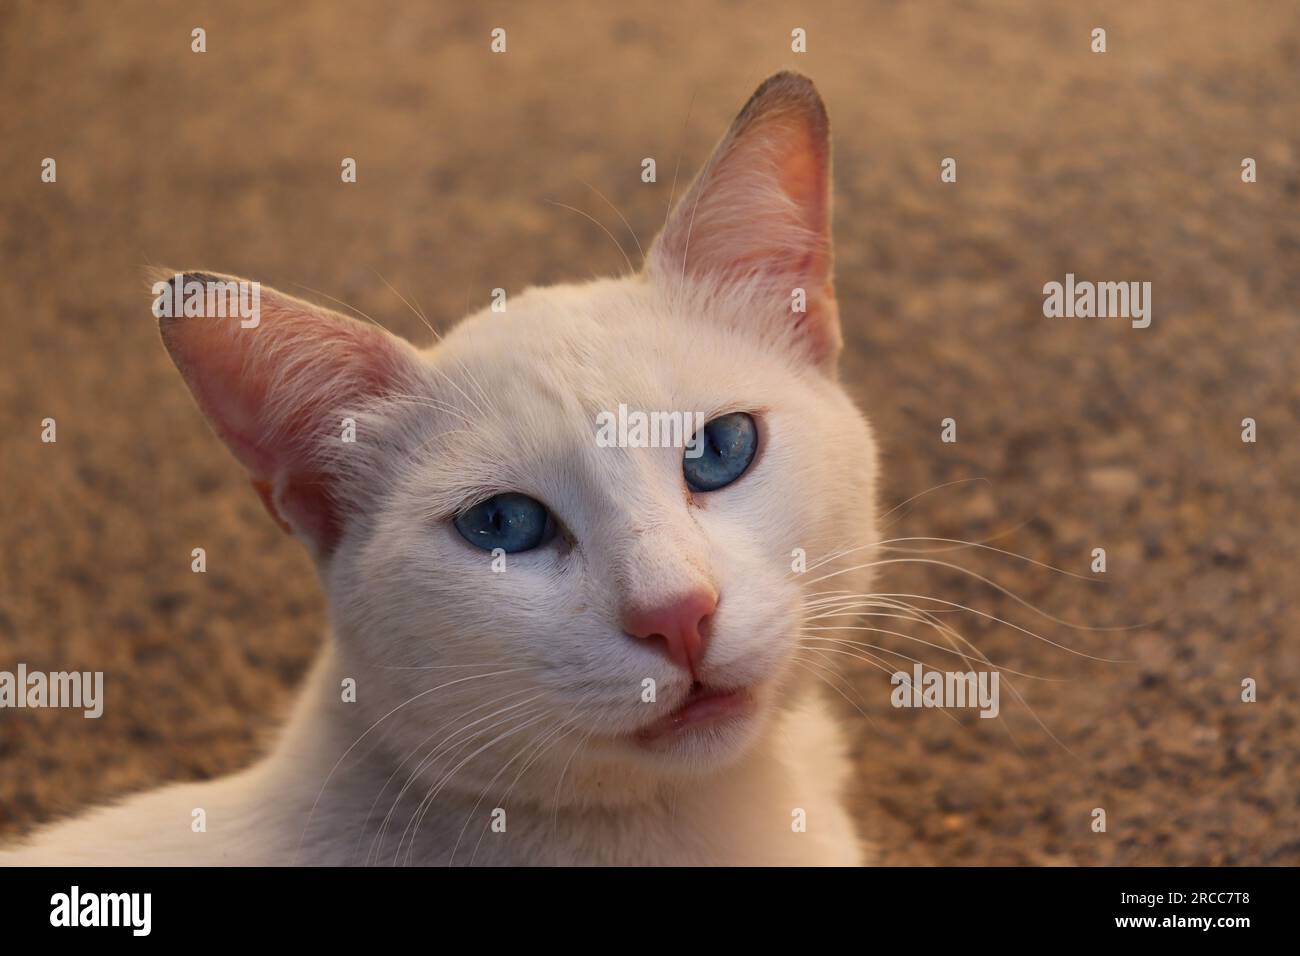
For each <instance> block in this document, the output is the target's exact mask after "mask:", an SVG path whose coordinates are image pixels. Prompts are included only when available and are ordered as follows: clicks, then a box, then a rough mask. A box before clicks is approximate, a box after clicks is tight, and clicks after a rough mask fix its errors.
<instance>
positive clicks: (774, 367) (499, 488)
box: [0, 73, 876, 865]
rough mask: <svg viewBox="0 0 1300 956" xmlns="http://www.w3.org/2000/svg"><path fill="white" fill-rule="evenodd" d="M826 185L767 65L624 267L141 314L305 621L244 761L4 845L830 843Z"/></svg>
mask: <svg viewBox="0 0 1300 956" xmlns="http://www.w3.org/2000/svg"><path fill="white" fill-rule="evenodd" d="M829 184H830V145H829V130H828V125H827V119H826V113H825V110H824V107H823V106H822V103H821V100H820V98H819V97H818V95H817V92H816V90H815V89H814V88H813V85H812V84H811V82H809V81H808V80H807V79H805V78H803V77H800V76H797V75H794V74H790V73H782V74H778V75H777V76H774V77H772V78H770V79H769V80H767V81H766V82H765V83H763V85H762V86H761V87H760V88H759V89H758V91H757V92H756V93H755V94H754V96H753V97H752V98H751V100H750V101H749V103H748V104H747V105H746V106H745V108H744V109H743V110H742V112H741V113H740V115H739V116H738V117H737V119H736V120H735V122H734V123H733V125H732V127H731V129H730V130H729V131H728V133H727V134H726V136H725V137H724V138H723V140H722V142H721V143H720V144H719V145H718V147H717V149H716V151H715V152H714V154H713V156H712V158H711V159H710V160H709V162H708V164H707V165H706V166H705V168H704V170H703V171H702V172H701V174H700V175H699V176H698V177H697V179H696V181H695V182H694V184H693V185H692V186H691V188H690V189H689V190H688V192H687V193H686V195H685V196H684V197H683V198H682V200H681V201H680V202H679V203H678V204H677V206H676V208H675V210H674V212H673V214H672V215H671V217H670V219H669V221H668V223H667V224H666V225H665V228H664V231H663V233H662V234H661V235H660V236H659V238H658V239H657V240H656V242H655V244H654V246H653V248H652V249H651V251H650V253H649V255H648V256H647V261H646V263H645V266H644V269H643V271H642V272H641V273H640V274H638V275H634V276H630V277H625V278H621V279H617V280H601V281H597V282H592V283H589V284H586V285H564V286H556V287H552V288H544V289H530V290H528V291H526V292H524V293H523V294H521V295H519V296H517V297H512V298H510V299H509V300H508V303H507V309H506V311H505V312H504V313H500V312H493V311H490V310H487V309H485V310H484V311H483V312H480V313H478V314H475V315H473V316H471V317H469V318H468V319H466V320H465V321H463V322H462V323H461V324H460V325H459V326H458V327H457V328H456V329H455V330H454V331H453V332H452V333H450V334H449V335H447V336H446V338H445V339H444V340H442V341H440V342H438V343H436V344H435V345H434V346H432V347H430V348H429V349H427V350H424V351H420V350H417V349H416V348H414V347H413V346H411V345H410V344H408V343H407V342H405V341H403V340H400V339H398V338H396V337H394V336H392V335H390V334H388V333H387V332H385V331H383V330H382V329H380V328H378V327H376V326H374V325H370V324H365V323H362V322H359V321H356V320H353V319H350V318H347V317H344V316H342V315H338V314H335V313H332V312H329V311H327V310H325V309H322V308H320V307H318V306H315V305H311V304H308V303H306V302H302V301H299V300H297V299H294V298H291V297H289V296H286V295H282V294H279V293H275V292H272V291H270V290H267V289H263V290H261V307H260V308H261V316H260V322H258V323H257V324H256V325H255V327H245V326H246V325H247V323H244V324H243V325H241V323H240V321H238V320H237V319H231V318H165V319H162V320H161V322H160V326H161V332H162V338H163V341H164V343H165V345H166V347H167V350H168V352H169V353H170V354H171V356H172V358H173V360H174V361H175V363H176V366H177V367H178V368H179V369H180V371H181V373H182V375H183V376H184V377H185V380H186V382H187V383H188V385H189V387H190V388H191V390H192V391H193V393H194V396H195V398H196V400H197V402H198V405H199V407H200V408H201V409H202V411H203V412H204V413H205V414H206V415H207V417H208V418H209V420H210V421H211V423H212V425H213V427H214V428H215V430H216V432H217V434H218V435H219V436H220V437H221V438H223V439H224V440H225V441H226V443H227V444H228V445H229V446H230V447H231V449H232V450H233V451H234V453H235V455H236V456H237V457H238V458H239V460H240V461H241V462H242V463H243V464H244V465H245V466H246V467H247V469H248V470H249V472H250V474H251V477H252V481H253V485H254V487H255V488H257V490H258V492H259V493H260V494H261V496H262V500H263V501H264V502H265V504H266V506H267V509H268V510H269V511H270V512H271V514H272V515H273V516H274V517H275V518H276V520H277V521H279V522H280V524H281V525H282V526H283V527H285V529H286V530H289V531H291V532H292V533H293V534H294V535H296V536H297V537H299V538H300V539H301V540H302V541H303V542H304V544H305V545H306V546H307V547H308V548H309V549H310V550H311V552H312V555H313V557H314V558H315V560H316V563H317V567H318V569H319V574H320V578H321V581H322V584H323V586H324V589H325V593H326V595H327V596H328V601H329V607H330V612H331V619H332V630H333V633H332V636H331V638H330V640H329V641H328V643H327V646H326V648H325V650H324V651H323V653H322V655H321V658H320V660H319V661H318V662H317V663H316V665H315V667H314V669H313V671H312V673H311V675H310V677H309V678H308V680H307V683H306V686H305V688H304V690H303V693H302V697H301V699H300V700H299V702H298V704H297V707H296V709H295V711H294V713H293V715H292V717H291V719H290V720H289V722H288V725H287V726H286V727H285V728H284V730H283V731H282V733H281V734H280V736H279V738H278V742H277V743H276V745H275V746H274V747H273V748H272V750H271V752H270V753H269V754H268V755H267V756H266V757H265V758H263V759H262V760H261V761H260V762H259V763H257V764H256V765H254V766H253V767H251V768H250V769H248V770H245V771H243V772H241V773H238V774H235V775H234V776H231V777H228V778H225V779H222V780H217V781H214V782H208V783H190V784H179V785H172V786H168V787H165V788H163V789H161V790H157V791H154V792H150V793H145V794H142V795H138V796H135V797H132V798H129V799H127V800H125V801H123V802H121V803H120V804H118V805H116V806H112V807H109V808H105V809H100V810H96V811H93V812H90V813H87V814H85V815H83V816H81V817H79V818H77V819H74V820H72V821H71V822H67V823H63V824H59V825H56V826H52V827H49V828H47V829H45V830H43V831H41V832H38V833H37V834H36V835H35V837H34V838H33V839H32V840H31V841H30V842H28V843H27V844H25V845H22V846H19V847H17V848H13V849H11V850H10V851H9V852H6V853H0V861H3V862H5V863H9V864H14V863H24V864H56V863H57V864H288V863H299V864H353V863H378V864H385V865H387V864H392V863H399V864H401V863H415V864H446V863H449V862H450V863H456V864H469V863H474V864H475V865H482V864H856V863H859V862H861V861H862V859H863V850H862V847H861V844H860V842H859V839H858V836H857V835H856V833H855V832H854V827H853V825H852V823H851V821H850V819H849V817H848V815H847V813H846V812H845V809H844V807H843V805H842V793H841V790H842V787H843V785H844V782H845V778H846V776H847V773H848V766H847V760H846V757H845V756H844V754H843V753H842V750H841V735H840V732H839V729H838V727H837V725H836V722H835V720H834V718H833V717H832V716H831V713H830V710H829V708H828V707H826V706H825V704H824V703H823V702H822V699H821V697H820V695H819V691H818V689H817V686H818V685H817V681H816V679H815V668H813V667H804V666H800V663H801V662H800V647H799V632H800V627H801V626H802V625H803V623H804V614H805V613H806V612H805V601H806V600H807V597H808V596H807V595H806V594H805V587H806V586H805V585H803V584H802V583H801V578H800V574H799V573H798V569H797V567H796V564H797V557H796V556H797V555H798V554H799V553H800V552H799V550H798V549H802V552H803V553H806V555H807V559H808V561H809V562H815V561H816V560H819V559H821V558H827V557H831V556H833V555H837V554H841V553H842V552H844V551H845V550H846V549H850V548H856V549H863V548H866V550H858V551H855V552H854V554H855V558H856V560H855V562H854V563H855V564H860V563H865V562H867V561H869V560H870V556H871V554H872V551H871V550H870V547H869V546H870V545H872V544H873V542H874V541H875V534H876V532H875V522H874V516H875V505H874V483H875V473H876V463H875V447H874V444H873V441H872V437H871V434H870V431H869V428H868V426H867V424H866V422H865V421H864V420H863V418H862V416H861V414H860V413H859V412H858V411H857V410H856V409H855V407H854V406H853V404H852V402H851V401H850V400H849V398H848V397H847V395H846V394H845V392H844V391H843V390H842V389H841V387H840V386H839V385H838V384H837V382H836V372H835V367H836V360H837V356H838V353H839V350H840V344H841V339H840V330H839V319H838V315H837V309H836V302H835V298H834V290H833V285H832V272H831V241H830V222H831V213H830V194H829V193H830V190H829ZM190 278H197V279H199V280H200V281H210V280H212V279H213V277H211V276H203V275H195V274H191V276H190ZM801 300H802V301H801ZM800 305H803V309H802V310H800V309H799V306H800ZM621 404H622V405H626V406H627V407H628V408H630V409H634V410H641V411H644V412H652V411H672V410H684V411H690V412H691V413H696V412H702V413H703V414H704V420H706V421H708V422H709V425H707V426H706V428H705V433H704V436H703V441H702V443H701V444H700V445H699V446H697V447H698V448H700V449H702V451H700V452H699V453H697V454H695V455H693V456H690V457H688V456H687V455H686V454H685V453H684V452H685V449H683V448H681V447H603V445H605V444H608V443H599V444H598V442H597V441H596V422H597V419H598V416H600V415H601V414H602V413H606V414H608V413H611V412H613V411H614V410H617V409H618V408H619V406H620V405H621ZM348 419H350V420H351V421H352V422H354V423H355V435H354V437H355V440H354V441H349V440H346V438H347V437H349V434H348V429H349V427H350V426H349V424H348V422H347V421H345V420H348ZM689 420H690V421H692V422H693V421H694V420H695V419H694V417H693V415H692V417H690V418H689ZM632 444H641V445H645V444H646V443H645V442H640V443H636V442H633V443H632ZM817 576H819V575H811V574H810V575H807V577H808V578H809V579H811V578H812V577H817ZM866 585H867V581H866V579H865V572H854V573H852V574H849V575H845V576H842V577H837V578H836V579H834V581H832V582H831V583H830V584H823V585H822V587H835V588H843V589H850V590H852V591H854V592H859V593H860V592H862V591H865V589H866ZM820 666H821V667H822V669H823V670H824V669H825V659H822V660H821V662H820ZM353 682H355V683H354V684H353ZM352 687H355V700H353V699H352V697H353V694H352V693H351V691H350V688H352Z"/></svg>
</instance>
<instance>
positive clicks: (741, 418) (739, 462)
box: [682, 412, 758, 491]
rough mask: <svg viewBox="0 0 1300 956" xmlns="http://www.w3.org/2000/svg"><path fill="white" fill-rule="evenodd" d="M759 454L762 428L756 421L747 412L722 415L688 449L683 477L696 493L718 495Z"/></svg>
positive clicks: (705, 427)
mask: <svg viewBox="0 0 1300 956" xmlns="http://www.w3.org/2000/svg"><path fill="white" fill-rule="evenodd" d="M701 446H702V447H701ZM757 450H758V426H757V425H755V424H754V419H752V418H750V417H749V416H748V415H746V414H745V413H744V412H732V413H731V414H730V415H721V416H719V417H718V418H715V419H714V420H713V421H711V422H709V423H708V424H707V425H705V426H704V434H703V436H700V435H696V436H695V440H694V441H693V442H692V443H691V445H689V446H687V449H686V454H685V456H684V457H683V458H682V473H683V474H685V475H686V483H687V484H688V485H690V486H691V489H692V490H693V491H716V490H717V489H718V488H723V487H726V486H727V485H729V484H731V483H732V482H733V481H735V480H736V479H737V478H739V477H740V476H741V475H743V474H744V473H745V469H747V468H748V467H749V463H750V462H751V461H753V460H754V452H755V451H757ZM692 455H695V456H696V457H691V456H692Z"/></svg>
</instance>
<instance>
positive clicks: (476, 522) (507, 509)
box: [455, 491, 555, 554]
mask: <svg viewBox="0 0 1300 956" xmlns="http://www.w3.org/2000/svg"><path fill="white" fill-rule="evenodd" d="M455 524H456V530H457V531H459V532H460V536H461V537H462V538H464V539H465V540H466V541H468V542H469V543H470V544H472V545H474V547H476V548H482V549H483V550H484V551H492V550H494V549H495V548H500V549H501V550H503V551H505V552H506V553H507V554H514V553H515V552H517V551H531V550H532V549H533V548H536V547H538V546H539V545H542V544H545V543H546V542H547V541H549V540H550V539H551V537H552V536H553V534H554V530H555V524H554V522H553V521H551V513H550V512H549V511H547V510H546V506H545V505H544V504H542V503H541V502H540V501H535V500H534V499H532V498H529V497H528V496H527V495H521V494H517V493H515V492H513V491H511V492H506V493H505V494H500V495H494V496H493V497H491V498H489V499H488V500H487V501H482V502H479V503H478V504H476V505H475V506H474V507H472V508H470V509H469V510H468V511H465V512H462V513H461V514H459V515H457V516H456V521H455Z"/></svg>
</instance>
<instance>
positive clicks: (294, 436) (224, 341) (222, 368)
mask: <svg viewBox="0 0 1300 956" xmlns="http://www.w3.org/2000/svg"><path fill="white" fill-rule="evenodd" d="M158 280H159V281H157V282H155V283H154V285H153V292H154V296H155V300H154V314H155V315H156V316H157V317H158V327H159V331H160V332H161V334H162V340H163V344H164V345H165V346H166V348H167V352H168V354H169V355H170V356H171V358H172V361H173V362H175V363H176V368H177V369H179V370H180V373H181V375H182V376H183V377H184V379H185V382H186V384H187V385H188V386H189V388H190V391H191V392H192V393H193V395H194V399H195V401H196V402H197V403H198V406H199V409H200V410H201V411H202V412H203V414H204V415H205V416H206V417H207V419H208V421H209V423H211V425H212V427H213V429H214V430H215V431H216V433H217V435H218V436H220V437H221V439H222V440H223V441H224V442H225V443H226V445H228V446H229V447H230V450H231V451H232V452H234V454H235V457H236V458H238V459H239V461H240V462H241V463H242V464H243V465H244V467H245V468H246V469H248V473H249V476H250V478H251V479H252V483H253V487H254V488H255V489H257V492H258V494H259V495H260V496H261V498H262V503H263V504H264V505H265V506H266V509H267V511H269V512H270V513H271V516H272V517H273V518H275V520H276V521H277V523H278V524H279V525H280V526H281V527H282V528H284V530H286V531H288V532H290V533H292V534H294V535H296V536H298V537H300V538H302V539H303V541H304V543H306V544H307V546H308V548H309V549H310V550H311V551H312V552H313V554H315V555H316V556H317V557H327V556H328V555H329V554H330V553H331V552H332V551H333V548H334V546H335V544H336V543H337V540H338V536H339V533H340V531H341V529H342V525H343V518H344V515H343V514H342V508H343V507H344V506H343V504H342V502H341V501H340V500H339V496H338V494H337V490H338V489H337V488H336V482H335V475H333V474H332V473H331V471H332V468H331V466H330V464H329V463H330V462H331V461H337V460H338V459H337V455H331V454H329V451H330V448H329V446H328V445H327V444H326V443H328V442H339V441H340V440H343V439H342V438H341V436H342V435H343V433H344V428H345V426H344V424H343V422H342V418H341V416H344V415H347V414H348V413H349V412H353V413H354V412H355V411H356V410H357V409H359V408H362V407H364V406H365V404H366V403H367V402H368V401H369V400H371V399H376V398H379V397H382V395H383V394H385V393H386V392H389V391H395V390H402V389H407V388H409V384H410V382H409V380H410V379H411V378H412V377H413V375H414V370H415V368H416V362H417V358H416V353H415V349H414V348H413V347H412V346H411V345H410V344H409V343H407V342H406V341H404V340H402V339H399V338H397V337H396V336H393V335H390V334H389V333H387V332H385V331H384V330H383V329H380V328H378V327H377V326H373V325H366V324H364V323H362V322H359V321H357V320H355V319H351V318H348V317H347V316H345V315H340V314H339V313H337V312H333V311H331V310H329V309H325V308H321V307H320V306H316V305H312V304H311V303H309V302H304V301H302V300H301V299H296V298H294V297H293V296H289V295H285V294H283V293H280V292H276V291H275V290H273V289H269V288H265V287H263V286H261V285H260V284H258V283H255V282H253V283H249V282H243V280H238V279H234V278H231V277H229V276H218V275H213V274H210V273H193V272H191V273H187V274H175V275H170V274H169V275H168V276H167V277H166V278H163V277H162V276H158ZM178 284H179V286H180V291H177V286H178ZM214 288H215V289H216V290H218V295H220V296H225V297H226V300H228V301H232V302H233V301H235V300H233V299H229V292H230V290H231V289H232V288H234V289H235V290H236V293H235V294H238V295H241V296H242V298H241V299H240V300H238V301H239V304H240V306H241V308H240V309H238V310H237V309H235V308H229V309H223V310H222V311H221V313H220V314H221V315H223V316H227V317H208V316H207V314H206V313H205V314H204V315H199V314H195V313H197V312H199V311H203V310H201V309H200V308H198V307H197V305H196V307H195V308H193V309H189V310H187V309H185V308H184V306H183V303H185V302H186V301H190V300H191V299H190V297H191V296H192V295H193V294H195V293H200V294H201V293H202V292H205V291H206V290H209V289H214ZM206 301H215V298H214V299H207V300H206ZM187 312H188V313H189V314H188V315H187V314H186V313H187ZM334 451H337V449H334Z"/></svg>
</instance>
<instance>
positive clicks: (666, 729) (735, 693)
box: [636, 682, 755, 744]
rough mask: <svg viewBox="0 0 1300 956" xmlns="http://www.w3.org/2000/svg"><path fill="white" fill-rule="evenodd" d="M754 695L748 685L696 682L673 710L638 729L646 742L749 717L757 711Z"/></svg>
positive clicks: (638, 737) (641, 740)
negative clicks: (713, 684) (710, 685)
mask: <svg viewBox="0 0 1300 956" xmlns="http://www.w3.org/2000/svg"><path fill="white" fill-rule="evenodd" d="M754 707H755V701H754V695H753V693H752V692H751V691H750V689H749V688H747V687H739V688H735V687H732V688H717V687H709V686H708V685H706V684H701V683H699V682H696V683H695V684H693V685H692V686H691V692H690V693H689V694H687V695H686V699H685V700H683V701H682V702H681V703H680V704H678V705H677V707H676V708H674V709H673V710H672V711H671V712H670V713H667V714H665V715H664V716H662V717H660V718H659V719H658V720H656V721H655V722H654V723H652V724H650V725H649V726H647V727H643V728H642V729H641V730H639V731H637V733H636V739H637V740H638V741H639V742H641V743H645V744H651V743H654V742H656V741H662V740H667V739H670V738H673V737H678V736H681V735H683V734H688V733H693V732H695V731H697V730H703V729H704V728H706V727H711V726H714V725H717V724H720V723H723V722H726V721H731V720H738V719H740V718H743V717H748V716H749V715H751V714H752V713H753V712H754Z"/></svg>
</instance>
